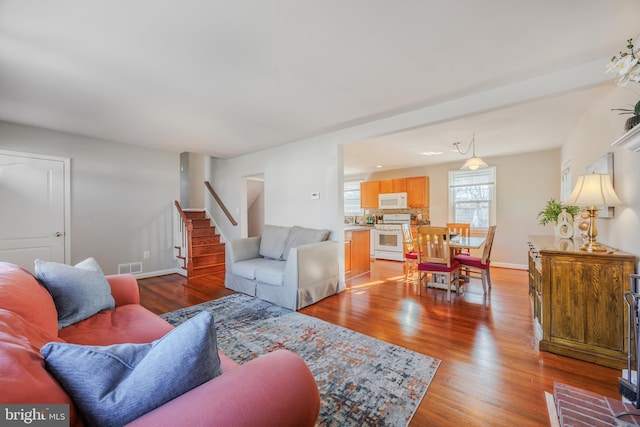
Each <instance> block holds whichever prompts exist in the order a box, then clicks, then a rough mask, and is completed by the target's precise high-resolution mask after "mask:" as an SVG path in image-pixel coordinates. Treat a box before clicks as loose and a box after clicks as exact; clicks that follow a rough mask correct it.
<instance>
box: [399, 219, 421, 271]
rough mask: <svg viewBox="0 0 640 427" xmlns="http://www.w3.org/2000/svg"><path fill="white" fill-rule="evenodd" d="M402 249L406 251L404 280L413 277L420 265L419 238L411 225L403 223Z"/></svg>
mask: <svg viewBox="0 0 640 427" xmlns="http://www.w3.org/2000/svg"><path fill="white" fill-rule="evenodd" d="M402 249H403V251H404V268H405V274H404V280H409V274H411V277H413V275H414V273H415V271H416V269H417V267H418V239H417V238H414V237H413V233H411V225H409V224H402Z"/></svg>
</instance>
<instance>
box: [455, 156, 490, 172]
mask: <svg viewBox="0 0 640 427" xmlns="http://www.w3.org/2000/svg"><path fill="white" fill-rule="evenodd" d="M487 167H489V165H488V164H486V163H485V162H484V160H482V159H481V158H480V157H476V156H473V157H471V158H470V159H468V160H467V161H466V162H464V165H462V167H461V168H460V169H462V170H472V171H474V170H476V169H482V168H487Z"/></svg>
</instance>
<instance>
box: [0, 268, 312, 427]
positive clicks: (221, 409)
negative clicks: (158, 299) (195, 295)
mask: <svg viewBox="0 0 640 427" xmlns="http://www.w3.org/2000/svg"><path fill="white" fill-rule="evenodd" d="M107 280H108V282H109V284H110V286H111V293H112V295H113V298H114V299H115V302H116V308H115V309H113V310H106V311H102V312H100V313H98V314H96V315H94V316H92V317H90V318H88V319H86V320H83V321H81V322H79V323H76V324H73V325H71V326H68V327H66V328H63V329H60V330H58V320H57V313H56V308H55V305H54V303H53V299H52V297H51V295H50V294H49V292H47V290H46V289H45V288H44V287H43V286H42V285H41V284H40V283H39V282H38V281H37V280H36V278H35V277H34V276H33V275H32V274H31V273H30V272H28V271H26V270H24V269H22V268H20V267H18V266H16V265H13V264H9V263H3V262H0V403H3V404H9V403H25V404H55V403H63V404H69V405H70V417H71V419H70V425H71V426H82V425H83V424H84V423H83V420H82V417H81V416H80V414H78V412H77V410H76V409H75V407H74V405H73V402H72V401H71V399H70V398H69V396H68V395H67V394H66V393H65V391H64V390H63V389H62V387H61V386H60V385H59V384H58V383H57V382H56V380H55V379H54V378H53V377H52V376H51V375H50V374H49V372H47V371H46V370H45V368H44V359H43V356H42V355H41V354H40V348H41V347H42V346H43V345H44V344H46V343H47V342H51V341H58V342H70V343H75V344H84V345H110V344H118V343H145V342H150V341H153V340H155V339H158V338H160V337H162V336H164V335H165V334H166V333H167V332H169V331H170V330H171V329H173V327H172V326H171V325H170V324H169V323H167V322H166V321H164V320H163V319H162V318H160V317H159V316H157V315H155V314H153V313H152V312H150V311H148V310H147V309H145V308H144V307H142V306H141V305H140V297H139V293H138V284H137V281H136V279H135V278H134V277H133V276H131V275H114V276H107ZM220 359H221V362H222V370H223V374H222V375H220V376H218V377H216V378H214V379H212V380H210V381H208V382H206V383H204V384H202V385H201V386H199V387H197V388H195V389H193V390H191V391H189V392H187V393H185V394H183V395H181V396H179V397H177V398H175V399H174V400H171V401H170V402H167V403H166V404H164V405H162V406H160V407H158V408H156V409H154V410H152V411H151V412H148V413H147V414H145V415H143V416H141V417H140V418H138V419H136V420H134V421H133V422H131V423H130V424H129V425H130V426H154V427H155V426H177V425H179V426H189V425H192V426H225V427H227V426H257V425H260V426H313V425H314V424H315V422H316V420H317V417H318V413H319V408H320V398H319V394H318V388H317V385H316V382H315V380H314V378H313V375H312V374H311V372H310V371H309V368H308V367H307V365H306V364H305V363H304V361H303V360H302V359H301V358H300V357H298V356H297V355H295V354H294V353H291V352H288V351H285V350H279V351H274V352H272V353H269V354H266V355H264V356H261V357H258V358H256V359H254V360H252V361H251V362H248V363H246V364H244V365H242V366H240V365H237V364H236V363H235V362H233V361H232V360H231V359H230V358H228V357H226V356H225V355H224V354H222V353H220Z"/></svg>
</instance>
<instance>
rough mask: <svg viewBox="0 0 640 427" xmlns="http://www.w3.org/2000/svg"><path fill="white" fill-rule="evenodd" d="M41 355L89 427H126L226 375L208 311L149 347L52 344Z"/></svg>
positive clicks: (47, 367)
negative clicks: (169, 402)
mask: <svg viewBox="0 0 640 427" xmlns="http://www.w3.org/2000/svg"><path fill="white" fill-rule="evenodd" d="M40 352H41V353H42V355H43V356H44V358H45V367H46V369H47V370H48V371H49V372H50V373H51V374H52V375H53V376H54V377H55V378H56V379H57V380H58V382H59V383H60V385H62V387H63V388H64V389H65V391H66V392H67V393H68V394H69V396H70V397H71V399H72V400H73V402H74V403H75V404H76V407H77V408H78V410H79V411H80V412H81V413H82V415H83V417H84V419H85V422H86V424H88V425H99V426H107V427H108V426H122V425H124V424H127V423H129V422H131V421H133V420H134V419H136V418H138V417H140V416H142V415H144V414H145V413H147V412H149V411H151V410H153V409H155V408H157V407H159V406H161V405H163V404H164V403H166V402H168V401H170V400H172V399H174V398H176V397H178V396H180V395H181V394H183V393H185V392H187V391H189V390H191V389H192V388H194V387H197V386H199V385H200V384H203V383H205V382H207V381H209V380H210V379H211V378H215V377H217V376H218V375H220V374H221V373H222V369H221V367H220V357H219V356H218V350H217V344H216V331H215V326H214V322H213V316H212V315H211V313H209V312H202V313H200V314H198V315H197V316H195V317H193V318H191V319H190V320H188V321H186V322H184V323H183V324H181V325H180V326H178V327H177V328H176V329H174V330H173V331H171V332H169V333H168V334H166V335H165V336H164V337H162V338H160V339H159V340H156V341H154V342H152V343H148V344H115V345H110V346H104V347H100V346H83V345H77V344H67V343H57V342H50V343H48V344H46V345H45V346H43V347H42V349H41V350H40Z"/></svg>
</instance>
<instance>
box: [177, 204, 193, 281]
mask: <svg viewBox="0 0 640 427" xmlns="http://www.w3.org/2000/svg"><path fill="white" fill-rule="evenodd" d="M174 203H175V205H176V209H177V210H178V214H179V215H180V220H179V221H178V230H179V232H180V246H179V247H176V248H177V249H178V251H179V254H178V256H180V257H184V260H185V262H186V265H185V268H186V269H187V277H192V276H193V256H192V255H191V254H192V243H191V234H192V232H193V222H192V221H191V220H190V219H189V218H187V215H186V214H185V213H184V211H183V210H182V207H181V206H180V203H179V202H178V201H177V200H176V201H175V202H174Z"/></svg>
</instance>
